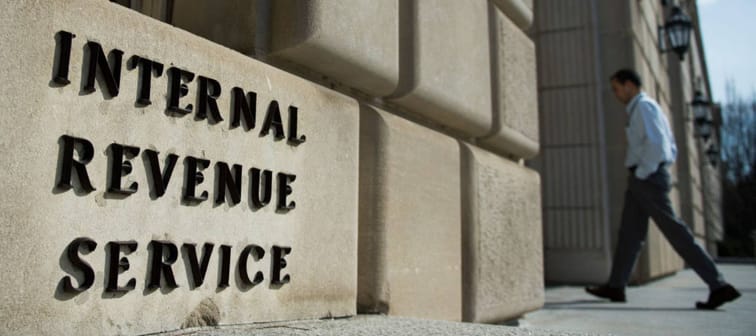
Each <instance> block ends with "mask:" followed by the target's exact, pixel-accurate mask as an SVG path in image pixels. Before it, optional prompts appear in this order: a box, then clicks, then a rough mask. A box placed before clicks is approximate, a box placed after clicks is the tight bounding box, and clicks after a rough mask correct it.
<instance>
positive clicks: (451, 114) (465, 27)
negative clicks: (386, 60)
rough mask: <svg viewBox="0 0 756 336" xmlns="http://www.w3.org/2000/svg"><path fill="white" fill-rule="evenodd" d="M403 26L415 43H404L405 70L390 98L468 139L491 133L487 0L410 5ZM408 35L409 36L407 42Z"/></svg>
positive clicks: (446, 0)
mask: <svg viewBox="0 0 756 336" xmlns="http://www.w3.org/2000/svg"><path fill="white" fill-rule="evenodd" d="M406 6H407V8H405V7H403V9H406V10H407V11H408V14H407V15H405V16H404V20H403V21H402V22H401V24H402V25H406V26H407V27H410V28H408V29H411V31H412V33H411V34H409V36H414V40H412V42H413V43H405V44H403V45H402V51H401V53H402V55H401V57H402V60H401V62H402V65H405V64H406V67H407V69H412V70H408V71H406V72H404V71H402V77H401V79H400V84H399V88H398V90H397V92H396V93H395V94H394V95H392V97H391V100H392V101H393V102H394V103H396V104H398V105H401V106H403V107H405V108H407V109H409V110H410V111H411V112H413V113H415V114H417V115H419V116H421V117H424V118H426V119H428V120H431V121H432V122H435V123H438V124H441V125H443V126H445V127H448V128H452V129H455V130H457V131H460V132H463V133H464V134H466V135H468V136H483V135H486V134H487V133H488V132H489V131H490V130H491V125H492V110H491V63H490V57H489V41H488V2H487V1H483V0H473V1H456V0H439V1H419V0H414V1H407V2H406ZM409 36H408V38H409Z"/></svg>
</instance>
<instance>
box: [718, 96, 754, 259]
mask: <svg viewBox="0 0 756 336" xmlns="http://www.w3.org/2000/svg"><path fill="white" fill-rule="evenodd" d="M726 92H727V93H726V94H727V98H726V99H727V101H726V103H725V104H724V105H723V106H722V126H721V129H720V134H721V156H722V157H721V158H722V164H723V166H722V169H723V172H724V175H725V179H724V181H723V182H724V183H723V187H724V190H723V191H724V193H723V199H722V201H723V210H724V222H725V240H724V242H723V244H722V245H721V248H720V251H719V252H720V255H722V256H739V257H744V256H746V257H754V241H753V240H754V234H755V233H756V94H752V95H751V99H744V98H742V97H741V96H740V95H739V93H738V92H737V89H736V87H735V85H734V84H733V82H732V81H728V82H727V85H726Z"/></svg>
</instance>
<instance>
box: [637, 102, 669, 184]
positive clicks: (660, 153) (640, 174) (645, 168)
mask: <svg viewBox="0 0 756 336" xmlns="http://www.w3.org/2000/svg"><path fill="white" fill-rule="evenodd" d="M625 111H626V112H627V114H628V117H629V122H628V125H627V127H626V128H625V133H626V134H627V144H628V147H627V157H626V158H625V167H628V168H629V167H636V169H635V177H637V178H639V179H646V178H647V177H648V176H649V175H651V174H653V173H654V172H655V171H656V170H657V169H658V168H659V165H660V164H671V163H672V162H674V161H675V158H676V157H677V145H676V144H675V137H674V136H673V135H672V130H671V129H670V128H669V121H667V117H666V116H665V115H664V112H662V109H661V107H659V104H657V103H656V102H655V101H654V100H653V99H651V97H649V96H648V95H646V94H645V93H644V92H641V93H639V94H638V95H636V96H635V97H633V99H632V100H630V103H628V104H627V107H626V109H625Z"/></svg>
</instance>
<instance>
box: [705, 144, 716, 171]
mask: <svg viewBox="0 0 756 336" xmlns="http://www.w3.org/2000/svg"><path fill="white" fill-rule="evenodd" d="M706 157H707V158H708V159H709V162H710V163H711V165H712V166H715V167H716V165H717V162H718V161H719V148H717V144H711V146H709V148H708V149H707V150H706Z"/></svg>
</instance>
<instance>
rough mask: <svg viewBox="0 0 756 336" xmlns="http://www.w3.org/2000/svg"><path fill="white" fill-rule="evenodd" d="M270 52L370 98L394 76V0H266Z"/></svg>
mask: <svg viewBox="0 0 756 336" xmlns="http://www.w3.org/2000/svg"><path fill="white" fill-rule="evenodd" d="M271 5H272V16H271V25H272V28H271V53H272V56H273V57H274V58H277V59H284V60H287V61H290V62H293V63H296V64H300V65H302V66H305V67H307V68H309V69H311V70H314V71H316V72H318V73H321V74H323V75H326V76H328V77H332V78H334V79H336V80H338V81H340V82H342V83H344V84H346V85H349V86H352V87H355V88H357V89H360V90H362V91H364V92H367V93H369V94H372V95H375V96H379V97H380V96H385V95H388V94H390V93H391V92H393V91H394V89H396V85H397V82H398V78H399V1H398V0H384V1H373V0H354V1H327V0H315V1H312V0H311V1H298V0H277V1H273V2H272V3H271Z"/></svg>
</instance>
